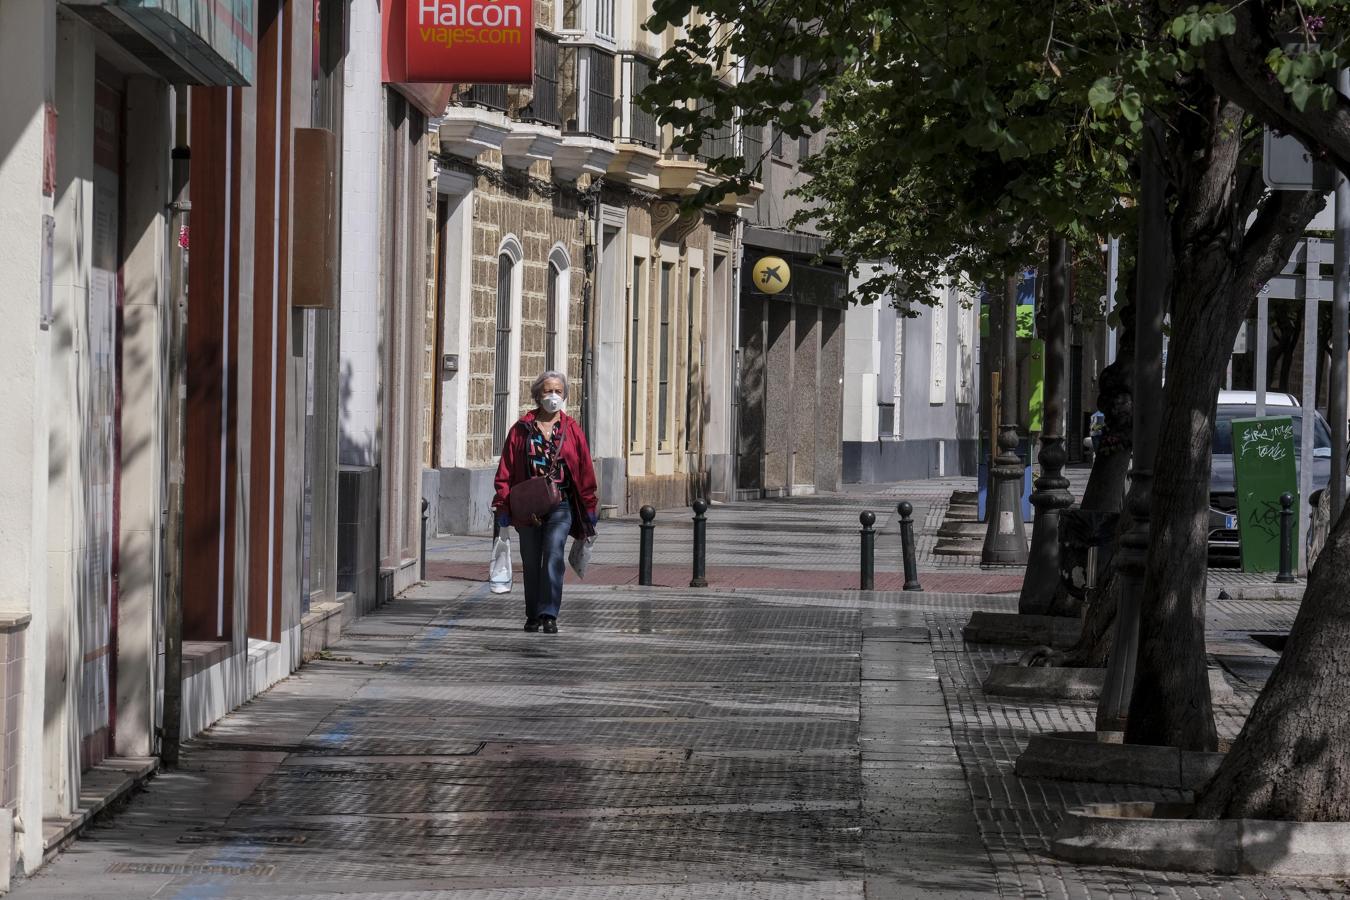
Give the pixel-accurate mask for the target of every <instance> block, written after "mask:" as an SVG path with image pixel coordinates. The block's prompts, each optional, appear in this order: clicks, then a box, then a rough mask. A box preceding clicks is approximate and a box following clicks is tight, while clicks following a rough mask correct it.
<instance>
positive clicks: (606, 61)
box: [577, 47, 614, 141]
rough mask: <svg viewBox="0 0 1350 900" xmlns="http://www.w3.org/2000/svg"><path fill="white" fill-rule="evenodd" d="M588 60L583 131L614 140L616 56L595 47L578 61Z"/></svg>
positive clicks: (578, 57) (579, 57) (581, 55)
mask: <svg viewBox="0 0 1350 900" xmlns="http://www.w3.org/2000/svg"><path fill="white" fill-rule="evenodd" d="M583 58H586V59H587V81H588V87H589V90H587V91H586V115H585V116H584V117H583V118H584V122H585V125H584V127H583V128H582V129H581V130H582V131H584V132H585V133H586V134H589V135H591V136H592V137H598V138H603V139H604V140H607V141H612V140H614V54H613V53H606V52H605V51H604V50H600V49H597V48H595V47H591V48H589V51H588V52H587V53H585V54H578V56H577V59H578V60H581V59H583Z"/></svg>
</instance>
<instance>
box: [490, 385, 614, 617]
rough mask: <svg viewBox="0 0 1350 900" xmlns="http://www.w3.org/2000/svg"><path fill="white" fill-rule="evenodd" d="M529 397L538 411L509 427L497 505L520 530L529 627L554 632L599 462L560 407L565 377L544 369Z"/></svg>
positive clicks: (591, 509) (501, 516) (504, 521)
mask: <svg viewBox="0 0 1350 900" xmlns="http://www.w3.org/2000/svg"><path fill="white" fill-rule="evenodd" d="M530 396H532V397H533V398H534V403H535V408H534V410H532V411H531V412H528V413H526V414H525V415H524V416H522V417H521V418H520V421H518V422H516V424H514V425H512V426H511V430H510V431H508V432H507V434H506V442H505V443H504V444H503V446H502V459H501V463H500V464H499V465H498V466H497V494H496V496H495V497H494V498H493V501H492V508H493V509H494V510H496V513H497V524H498V525H500V526H502V527H503V528H504V527H506V526H507V525H514V526H515V528H516V533H517V534H519V535H520V559H521V564H522V566H523V567H524V580H525V630H526V631H539V630H540V629H541V628H542V629H543V630H544V633H545V634H557V633H558V611H559V608H560V607H561V606H562V588H563V574H564V573H565V572H566V569H567V558H566V546H567V536H568V535H569V534H570V535H572V537H574V538H576V539H577V540H585V539H586V538H587V537H589V536H591V535H593V534H595V523H596V517H597V511H598V509H599V506H598V503H597V501H596V497H595V468H594V466H592V464H591V448H590V447H589V446H588V445H587V443H586V435H585V434H584V433H583V432H582V430H581V426H580V425H579V424H578V423H577V420H576V419H573V418H572V417H571V416H569V415H568V414H567V413H565V412H563V406H564V405H565V404H566V402H567V376H566V375H563V374H562V373H561V372H553V371H548V372H545V373H543V374H542V375H540V376H539V377H538V378H536V379H535V380H534V383H533V384H532V385H530ZM512 491H515V492H516V495H517V496H516V499H515V502H513V501H512Z"/></svg>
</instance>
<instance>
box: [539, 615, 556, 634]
mask: <svg viewBox="0 0 1350 900" xmlns="http://www.w3.org/2000/svg"><path fill="white" fill-rule="evenodd" d="M540 621H541V622H543V623H544V634H557V633H558V620H557V619H555V618H553V617H552V616H541V617H540Z"/></svg>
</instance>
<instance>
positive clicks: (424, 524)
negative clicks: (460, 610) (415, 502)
mask: <svg viewBox="0 0 1350 900" xmlns="http://www.w3.org/2000/svg"><path fill="white" fill-rule="evenodd" d="M430 509H431V503H430V502H428V501H427V498H426V497H423V498H422V580H423V581H426V580H427V518H428V517H429V516H430V515H431V513H430V512H428V510H430Z"/></svg>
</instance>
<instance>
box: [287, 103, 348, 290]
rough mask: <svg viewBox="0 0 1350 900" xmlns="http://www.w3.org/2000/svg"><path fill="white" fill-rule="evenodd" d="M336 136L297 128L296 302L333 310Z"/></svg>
mask: <svg viewBox="0 0 1350 900" xmlns="http://www.w3.org/2000/svg"><path fill="white" fill-rule="evenodd" d="M337 163H338V158H337V135H335V134H334V133H333V132H331V131H329V130H328V129H327V128H297V129H295V165H294V166H293V167H292V171H293V172H294V174H293V176H292V180H291V197H292V199H293V202H294V204H295V206H294V211H293V214H294V217H295V229H294V236H293V237H292V240H291V266H292V278H291V285H292V287H291V305H292V306H295V307H299V308H301V309H334V308H335V307H336V306H337V291H338V273H337V260H338V225H339V223H338V212H337V209H338V196H337Z"/></svg>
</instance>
